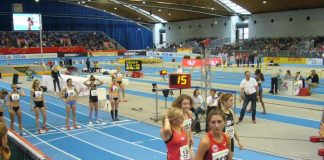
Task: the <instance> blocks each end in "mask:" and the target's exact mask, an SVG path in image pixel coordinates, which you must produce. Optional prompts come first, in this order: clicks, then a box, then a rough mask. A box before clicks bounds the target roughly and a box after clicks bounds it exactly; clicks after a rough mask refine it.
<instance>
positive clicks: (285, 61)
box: [264, 57, 306, 64]
mask: <svg viewBox="0 0 324 160" xmlns="http://www.w3.org/2000/svg"><path fill="white" fill-rule="evenodd" d="M270 61H273V63H279V64H306V58H288V57H264V62H265V63H270Z"/></svg>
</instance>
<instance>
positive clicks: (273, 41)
mask: <svg viewBox="0 0 324 160" xmlns="http://www.w3.org/2000/svg"><path fill="white" fill-rule="evenodd" d="M204 39H206V38H194V39H188V40H185V41H183V42H181V43H172V44H167V47H166V48H162V49H161V51H170V49H171V50H172V49H173V50H176V48H179V47H180V48H181V47H189V48H195V47H196V46H199V43H200V42H201V41H203V40H204ZM209 39H211V41H212V42H213V41H215V39H216V38H209ZM216 41H217V40H216ZM219 46H222V47H221V48H219V49H220V50H223V49H225V50H245V51H248V50H262V51H306V52H308V53H314V52H323V51H324V36H313V37H281V38H251V39H247V40H243V41H239V42H236V43H232V44H229V43H228V42H226V43H224V45H219ZM216 47H217V46H216ZM212 48H214V47H212Z"/></svg>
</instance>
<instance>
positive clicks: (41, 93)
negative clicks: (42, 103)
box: [35, 91, 43, 98]
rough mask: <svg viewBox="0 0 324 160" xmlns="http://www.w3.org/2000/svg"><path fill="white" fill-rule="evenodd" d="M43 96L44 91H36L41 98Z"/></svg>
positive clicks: (36, 95)
mask: <svg viewBox="0 0 324 160" xmlns="http://www.w3.org/2000/svg"><path fill="white" fill-rule="evenodd" d="M42 96H43V92H42V91H35V97H37V98H40V97H42Z"/></svg>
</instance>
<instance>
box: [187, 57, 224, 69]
mask: <svg viewBox="0 0 324 160" xmlns="http://www.w3.org/2000/svg"><path fill="white" fill-rule="evenodd" d="M221 62H222V59H221V58H211V59H210V60H207V61H205V60H202V59H183V60H182V65H183V66H184V67H193V66H201V65H203V64H205V65H206V64H210V65H211V66H216V65H218V64H221Z"/></svg>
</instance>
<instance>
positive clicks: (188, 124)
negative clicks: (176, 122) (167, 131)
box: [183, 119, 192, 132]
mask: <svg viewBox="0 0 324 160" xmlns="http://www.w3.org/2000/svg"><path fill="white" fill-rule="evenodd" d="M191 123H192V121H191V119H186V120H184V121H183V127H184V129H185V130H186V132H190V129H191Z"/></svg>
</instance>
